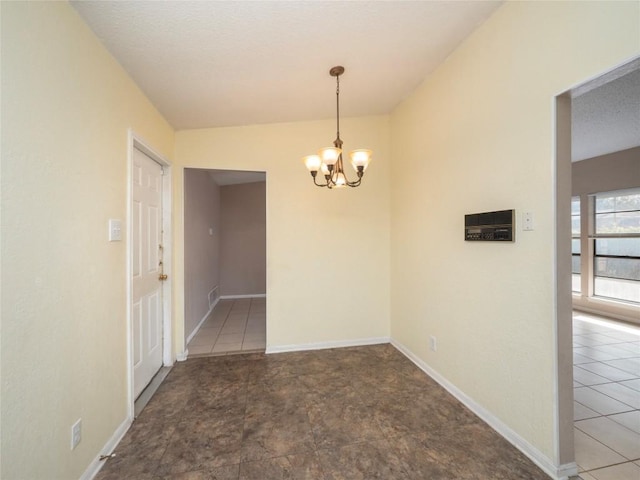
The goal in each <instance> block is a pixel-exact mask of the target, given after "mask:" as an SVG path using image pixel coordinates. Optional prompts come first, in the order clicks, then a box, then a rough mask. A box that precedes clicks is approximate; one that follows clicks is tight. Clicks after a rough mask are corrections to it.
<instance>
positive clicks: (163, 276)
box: [158, 273, 169, 281]
mask: <svg viewBox="0 0 640 480" xmlns="http://www.w3.org/2000/svg"><path fill="white" fill-rule="evenodd" d="M167 278H169V275H166V274H164V273H161V274H160V275H159V276H158V280H162V281H165V280H166V279H167Z"/></svg>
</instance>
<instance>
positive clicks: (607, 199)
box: [572, 188, 640, 303]
mask: <svg viewBox="0 0 640 480" xmlns="http://www.w3.org/2000/svg"><path fill="white" fill-rule="evenodd" d="M572 209H573V207H572ZM572 214H573V211H572ZM593 217H594V218H593V222H594V228H593V232H594V233H593V235H592V236H591V237H592V239H593V242H594V246H593V247H594V248H593V251H594V254H593V293H594V295H596V296H599V297H606V298H612V299H616V300H622V301H627V302H634V303H640V188H637V189H633V190H625V191H621V192H606V193H598V194H596V195H594V216H593ZM578 252H579V251H578ZM572 253H573V250H572Z"/></svg>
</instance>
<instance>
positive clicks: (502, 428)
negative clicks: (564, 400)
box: [391, 339, 578, 480]
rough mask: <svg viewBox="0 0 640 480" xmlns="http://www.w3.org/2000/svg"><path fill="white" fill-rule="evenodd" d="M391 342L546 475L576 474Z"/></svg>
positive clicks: (570, 465)
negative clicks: (556, 463) (557, 463)
mask: <svg viewBox="0 0 640 480" xmlns="http://www.w3.org/2000/svg"><path fill="white" fill-rule="evenodd" d="M391 344H392V345H393V346H394V347H396V348H397V349H398V350H400V352H402V353H403V354H404V355H405V356H406V357H407V358H408V359H409V360H411V361H412V362H413V363H415V364H416V365H417V366H418V368H420V369H421V370H422V371H423V372H425V373H426V374H427V375H429V376H430V377H431V378H433V379H434V380H435V381H436V382H438V383H439V384H440V385H441V386H442V387H444V389H445V390H447V391H448V392H449V393H450V394H451V395H453V396H454V397H455V398H457V399H458V400H459V401H460V402H461V403H462V404H463V405H465V406H466V407H467V408H468V409H469V410H471V411H472V412H473V413H475V414H476V415H477V416H478V417H480V418H481V419H482V420H484V421H485V422H486V423H487V424H488V425H489V426H490V427H491V428H493V429H494V430H495V431H496V432H498V433H499V434H500V435H502V436H503V437H504V438H505V439H506V440H507V441H508V442H510V443H511V444H512V445H513V446H514V447H516V448H517V449H518V450H520V451H521V452H522V453H524V454H525V455H526V456H527V457H528V458H529V459H530V460H531V461H533V463H535V464H536V465H537V466H539V467H540V468H541V469H542V470H544V472H545V473H546V474H547V475H550V476H551V478H554V479H556V480H566V479H567V478H568V477H570V476H573V475H577V474H578V467H577V465H576V464H575V462H573V463H568V464H564V465H555V463H554V462H553V461H551V460H550V459H549V458H548V457H547V456H546V455H544V454H543V453H542V452H540V450H538V449H537V448H535V447H534V446H533V445H531V444H530V443H529V442H528V441H527V440H525V439H524V438H522V437H521V436H520V435H518V434H517V433H516V432H515V431H513V430H512V429H511V428H510V427H508V426H507V425H506V424H504V423H503V422H502V421H501V420H500V419H499V418H498V417H496V416H495V415H493V414H492V413H491V412H489V411H488V410H487V409H486V408H484V407H483V406H481V405H480V404H478V403H477V402H476V401H475V400H473V399H472V398H470V397H469V396H468V395H466V394H465V393H464V392H463V391H462V390H460V389H459V388H458V387H456V386H455V385H454V384H452V383H451V382H449V381H448V380H447V379H446V378H444V377H443V376H442V375H440V374H439V373H438V372H436V371H435V370H434V369H433V368H431V367H430V366H429V365H427V363H426V362H424V361H423V360H422V359H420V358H419V357H418V356H417V355H415V354H414V353H413V352H412V351H411V350H409V349H408V348H407V347H405V346H404V345H403V344H402V343H400V342H398V341H396V340H394V339H391Z"/></svg>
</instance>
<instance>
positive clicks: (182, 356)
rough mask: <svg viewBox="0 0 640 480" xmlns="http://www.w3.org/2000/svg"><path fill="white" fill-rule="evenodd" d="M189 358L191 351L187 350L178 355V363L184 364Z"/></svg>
mask: <svg viewBox="0 0 640 480" xmlns="http://www.w3.org/2000/svg"><path fill="white" fill-rule="evenodd" d="M188 357H189V349H188V348H185V349H184V352H182V353H176V361H178V362H184V361H185V360H186V359H187V358H188Z"/></svg>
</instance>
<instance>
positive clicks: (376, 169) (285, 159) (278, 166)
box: [174, 117, 390, 349]
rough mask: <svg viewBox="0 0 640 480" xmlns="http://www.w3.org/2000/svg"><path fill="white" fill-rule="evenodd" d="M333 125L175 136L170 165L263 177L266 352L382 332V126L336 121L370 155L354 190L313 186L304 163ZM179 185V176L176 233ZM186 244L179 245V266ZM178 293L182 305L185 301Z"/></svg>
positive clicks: (385, 216) (385, 307)
mask: <svg viewBox="0 0 640 480" xmlns="http://www.w3.org/2000/svg"><path fill="white" fill-rule="evenodd" d="M334 128H335V121H334V120H326V121H316V122H300V123H290V124H275V125H255V126H248V127H237V128H214V129H203V130H189V131H181V132H178V133H177V134H176V150H175V157H176V161H177V162H180V164H181V165H183V166H185V167H198V168H217V169H231V170H243V169H244V170H251V171H265V172H266V176H267V181H266V190H267V195H266V197H267V298H268V301H267V344H268V348H271V349H273V348H284V347H287V346H289V345H304V344H312V343H321V342H337V341H345V342H348V341H357V340H362V339H371V338H380V337H387V336H388V335H389V252H390V245H389V177H388V174H389V165H390V158H389V121H388V118H387V117H366V118H355V119H351V118H345V119H342V121H341V133H342V136H343V137H344V142H345V148H346V149H347V150H350V149H355V148H360V147H363V146H366V147H368V148H371V149H373V151H374V157H373V161H372V164H371V168H370V169H369V170H367V174H366V176H365V179H364V182H363V185H362V186H361V187H359V188H357V189H355V190H354V189H347V190H339V191H328V190H327V189H321V188H318V187H315V186H314V185H313V183H312V181H311V176H310V175H309V173H308V172H307V170H306V169H305V167H304V165H303V163H302V161H301V158H302V156H303V155H305V154H307V153H308V152H309V151H314V150H315V149H316V148H320V147H322V146H323V145H326V144H328V143H330V142H331V141H332V140H333V138H334V137H335V130H334ZM176 173H177V175H176V177H180V176H181V175H180V172H176ZM181 184H182V180H181V179H180V178H177V179H176V181H175V183H174V185H175V187H176V189H178V191H176V192H175V196H174V198H175V200H176V205H175V208H174V212H176V217H177V218H176V228H177V231H180V225H181V223H182V219H181V218H179V217H178V215H179V212H182V205H180V201H181V200H180V199H181V198H182V194H181V192H180V191H179V190H180V189H181ZM178 241H179V240H178ZM183 248H184V247H183V246H181V245H177V248H176V260H177V261H176V264H177V266H179V265H180V262H181V258H183V255H184V254H183ZM176 273H177V275H178V278H177V281H178V282H180V281H181V280H180V278H179V277H180V275H181V274H180V273H179V272H176ZM176 295H177V296H176V308H177V309H179V308H180V307H179V305H180V304H181V303H183V302H184V299H182V298H180V296H179V292H176Z"/></svg>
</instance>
